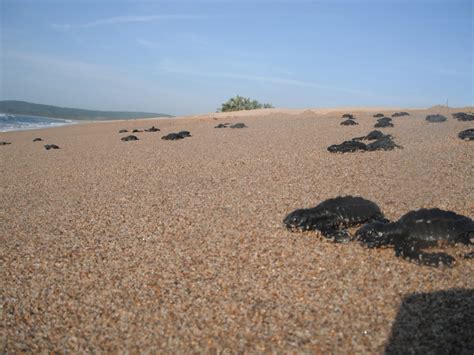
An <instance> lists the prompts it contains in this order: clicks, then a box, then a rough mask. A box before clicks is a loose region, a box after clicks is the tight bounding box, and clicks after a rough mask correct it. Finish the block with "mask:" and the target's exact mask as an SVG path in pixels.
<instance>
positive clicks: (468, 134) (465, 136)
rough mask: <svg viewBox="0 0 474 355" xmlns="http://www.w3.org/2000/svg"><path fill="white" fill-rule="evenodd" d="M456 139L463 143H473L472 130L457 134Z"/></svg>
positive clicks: (473, 132)
mask: <svg viewBox="0 0 474 355" xmlns="http://www.w3.org/2000/svg"><path fill="white" fill-rule="evenodd" d="M458 137H459V138H461V139H462V140H465V141H474V128H469V129H466V130H464V131H461V132H459V133H458Z"/></svg>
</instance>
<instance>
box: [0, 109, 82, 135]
mask: <svg viewBox="0 0 474 355" xmlns="http://www.w3.org/2000/svg"><path fill="white" fill-rule="evenodd" d="M75 123H76V122H75V121H72V120H66V119H61V118H49V117H38V116H24V115H12V114H7V113H0V132H11V131H23V130H27V129H40V128H50V127H58V126H65V125H70V124H75Z"/></svg>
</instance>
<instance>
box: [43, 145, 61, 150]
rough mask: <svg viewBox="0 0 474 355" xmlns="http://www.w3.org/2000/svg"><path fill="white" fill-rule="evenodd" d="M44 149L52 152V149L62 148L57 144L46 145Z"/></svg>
mask: <svg viewBox="0 0 474 355" xmlns="http://www.w3.org/2000/svg"><path fill="white" fill-rule="evenodd" d="M44 148H45V149H46V150H50V149H61V148H59V147H58V146H57V145H56V144H46V145H45V146H44Z"/></svg>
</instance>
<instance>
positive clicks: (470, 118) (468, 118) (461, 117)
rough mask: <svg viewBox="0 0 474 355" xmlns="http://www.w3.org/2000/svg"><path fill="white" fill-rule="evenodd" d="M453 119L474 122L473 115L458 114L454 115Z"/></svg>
mask: <svg viewBox="0 0 474 355" xmlns="http://www.w3.org/2000/svg"><path fill="white" fill-rule="evenodd" d="M453 117H454V118H456V119H457V120H458V121H474V114H473V113H465V112H457V113H453Z"/></svg>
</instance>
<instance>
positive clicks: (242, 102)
mask: <svg viewBox="0 0 474 355" xmlns="http://www.w3.org/2000/svg"><path fill="white" fill-rule="evenodd" d="M259 108H273V105H272V104H261V103H260V102H258V101H257V100H253V99H251V98H249V97H243V96H240V95H237V96H235V97H233V98H231V99H229V100H228V101H227V102H225V103H223V104H222V106H221V108H220V109H218V110H217V112H230V111H242V110H255V109H259Z"/></svg>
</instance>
